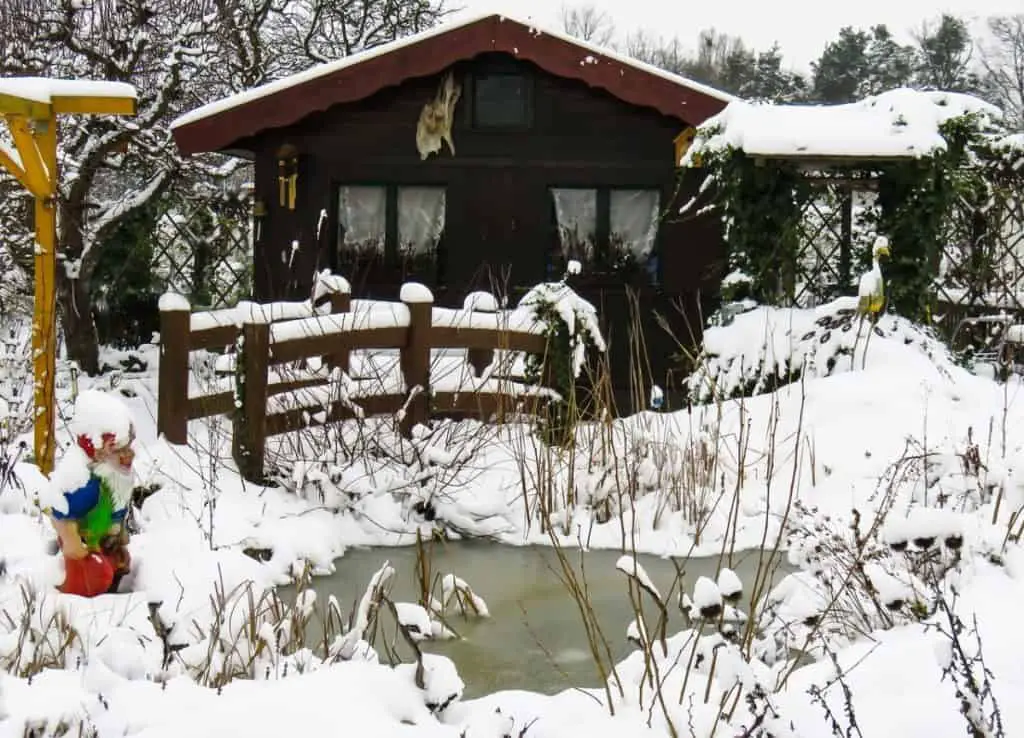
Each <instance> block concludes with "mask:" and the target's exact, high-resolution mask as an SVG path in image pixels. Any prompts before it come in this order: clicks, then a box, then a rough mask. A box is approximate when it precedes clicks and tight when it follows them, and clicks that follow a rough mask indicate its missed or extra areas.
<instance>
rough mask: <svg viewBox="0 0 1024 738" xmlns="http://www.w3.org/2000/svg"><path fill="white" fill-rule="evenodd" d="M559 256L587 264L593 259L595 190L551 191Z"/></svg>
mask: <svg viewBox="0 0 1024 738" xmlns="http://www.w3.org/2000/svg"><path fill="white" fill-rule="evenodd" d="M551 196H552V197H553V198H554V201H555V217H556V218H557V219H558V235H559V238H560V239H561V242H562V255H563V256H564V257H565V258H566V259H579V260H581V261H584V262H587V261H592V260H593V258H594V241H595V237H596V234H597V190H583V189H568V188H565V189H552V190H551Z"/></svg>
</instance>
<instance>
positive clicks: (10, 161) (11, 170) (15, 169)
mask: <svg viewBox="0 0 1024 738" xmlns="http://www.w3.org/2000/svg"><path fill="white" fill-rule="evenodd" d="M7 152H8V149H7V148H6V147H4V146H0V168H3V169H6V170H7V172H8V174H10V175H11V176H13V177H14V178H15V179H16V180H18V181H19V182H21V185H22V187H24V188H25V189H26V190H28V191H29V193H30V194H32V195H33V196H35V197H43V196H44V195H45V194H46V193H44V192H32V188H31V187H30V186H29V182H28V175H26V174H25V170H24V169H23V168H22V166H21V163H20V162H17V161H15V160H14V158H13V157H11V156H10V154H8V153H7ZM11 153H14V152H11Z"/></svg>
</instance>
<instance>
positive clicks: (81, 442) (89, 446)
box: [78, 433, 117, 460]
mask: <svg viewBox="0 0 1024 738" xmlns="http://www.w3.org/2000/svg"><path fill="white" fill-rule="evenodd" d="M100 439H101V441H102V446H110V445H111V444H113V443H114V441H115V440H116V439H117V434H116V433H104V434H103V435H102V436H101V437H100ZM78 447H79V448H80V449H82V450H83V451H85V455H86V456H88V457H89V458H90V459H94V460H95V458H96V444H95V443H93V442H92V438H90V437H89V435H88V434H87V433H82V434H81V435H80V436H78Z"/></svg>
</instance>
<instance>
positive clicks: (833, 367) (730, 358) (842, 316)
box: [687, 297, 953, 402]
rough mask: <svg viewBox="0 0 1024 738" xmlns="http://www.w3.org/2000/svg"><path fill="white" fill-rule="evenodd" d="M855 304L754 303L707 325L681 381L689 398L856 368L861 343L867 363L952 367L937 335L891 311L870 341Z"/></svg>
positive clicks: (740, 392) (757, 389)
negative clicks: (914, 360) (916, 360)
mask: <svg viewBox="0 0 1024 738" xmlns="http://www.w3.org/2000/svg"><path fill="white" fill-rule="evenodd" d="M855 308H856V299H855V298H848V297H843V298H839V299H838V300H834V301H832V302H830V303H827V304H825V305H822V306H820V307H817V308H813V309H801V308H775V307H765V306H759V307H753V308H752V309H750V310H748V311H747V312H744V313H741V314H739V315H736V316H735V317H734V318H733V319H732V321H731V322H730V323H729V324H728V325H723V326H716V327H711V328H708V329H707V330H706V331H705V332H704V344H703V348H702V350H701V353H700V356H699V357H698V363H697V368H696V370H695V371H694V373H693V374H692V375H691V376H690V377H689V379H688V380H687V382H688V388H689V393H690V397H691V399H692V400H693V401H694V402H709V401H712V400H715V399H731V398H736V397H752V396H754V395H759V394H763V393H766V392H773V391H775V390H776V389H778V388H779V387H781V386H783V385H786V384H789V383H792V382H796V381H799V380H800V379H802V378H806V379H813V378H818V377H826V376H829V375H832V374H838V373H841V372H848V371H850V370H851V369H854V368H856V369H858V370H859V369H860V368H861V367H862V365H863V364H864V359H865V348H866V349H867V357H866V358H867V362H866V363H867V365H868V366H871V365H872V364H873V363H874V361H879V362H880V361H882V360H883V357H884V361H887V362H888V361H897V362H900V363H901V364H903V363H905V362H906V360H907V359H908V358H910V357H913V356H915V355H916V356H918V357H925V358H926V359H927V360H929V361H930V362H932V363H934V365H935V366H936V368H937V369H938V370H939V371H944V370H948V368H949V367H951V366H952V365H953V360H952V358H951V356H950V354H949V352H948V350H947V349H946V347H945V346H944V345H943V344H942V343H941V341H939V340H938V338H936V337H934V336H933V335H932V334H931V333H930V332H929V331H927V330H926V329H923V328H921V327H920V326H917V325H915V324H914V323H911V322H910V321H908V320H906V319H904V318H901V317H898V316H895V315H887V316H885V317H883V318H882V319H881V320H879V321H878V324H877V325H876V326H875V331H874V334H873V335H872V336H871V340H870V341H869V340H868V335H869V323H868V321H864V322H863V323H861V320H860V317H859V316H858V315H857V314H856V310H855ZM858 329H859V330H858ZM854 352H856V356H854Z"/></svg>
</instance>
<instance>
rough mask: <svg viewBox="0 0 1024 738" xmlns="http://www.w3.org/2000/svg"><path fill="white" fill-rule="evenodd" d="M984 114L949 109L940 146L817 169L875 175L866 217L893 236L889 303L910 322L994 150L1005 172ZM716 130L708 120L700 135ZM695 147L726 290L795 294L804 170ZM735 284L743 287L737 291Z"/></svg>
mask: <svg viewBox="0 0 1024 738" xmlns="http://www.w3.org/2000/svg"><path fill="white" fill-rule="evenodd" d="M984 124H985V121H984V118H983V117H982V116H979V115H976V114H973V113H969V114H966V115H963V116H959V117H956V118H951V119H949V120H948V121H946V122H945V123H943V124H942V125H941V126H940V127H939V132H940V134H941V135H942V137H943V138H944V139H945V141H946V147H945V148H944V149H940V150H937V151H934V152H932V153H930V154H928V155H924V156H920V157H916V158H908V159H905V160H901V161H895V162H884V163H883V162H878V161H871V160H870V159H866V160H864V161H863V162H859V163H856V164H853V165H842V166H839V165H836V166H834V167H832V169H831V170H829V171H827V172H817V173H816V174H817V175H818V176H820V175H822V174H825V175H827V176H834V177H837V178H846V179H850V180H854V181H855V180H866V181H874V182H875V183H876V187H877V213H878V214H877V222H875V223H874V224H873V226H874V228H875V230H876V231H877V232H878V233H881V234H885V235H886V236H888V237H889V240H890V242H891V243H892V259H891V261H890V263H889V264H888V265H887V267H886V280H887V293H888V296H889V304H890V306H891V309H893V310H894V311H895V312H897V313H899V314H901V315H903V316H905V317H907V318H909V319H911V320H914V321H916V322H922V323H930V322H931V318H932V313H933V303H934V296H935V289H934V284H935V278H936V276H937V274H938V272H939V265H940V261H941V259H942V255H943V248H944V246H945V244H946V239H947V236H948V225H949V222H950V221H951V219H952V217H953V213H954V211H955V209H956V208H957V207H958V206H962V205H963V203H964V202H975V203H979V205H978V207H979V208H980V207H981V203H984V202H985V201H986V198H988V197H990V190H989V188H988V184H987V180H986V176H987V175H988V174H989V173H990V172H989V170H990V169H991V161H993V160H994V158H995V157H996V154H997V153H998V155H999V156H1001V157H1002V158H1001V159H999V161H1000V162H1003V163H1002V164H1001V165H1000V166H1001V167H1002V168H1001V169H1000V171H1002V172H1004V176H1005V171H1006V168H1005V161H1006V155H1005V151H1001V150H1000V152H993V151H990V150H989V149H988V148H986V147H990V142H991V141H992V138H991V136H990V135H989V134H990V133H992V132H991V131H989V130H986V129H985V128H984ZM715 133H716V131H715V130H709V131H707V132H706V133H702V136H703V137H705V138H710V137H712V136H714V135H715ZM701 157H702V160H703V162H702V165H703V167H704V168H705V169H706V171H707V172H708V174H709V176H710V177H711V178H712V179H713V182H714V190H715V192H716V197H717V203H716V204H717V206H718V208H719V212H720V214H721V216H722V219H723V222H724V223H725V227H726V232H725V240H726V245H727V249H728V256H729V266H730V271H731V273H732V274H733V275H736V274H741V275H742V279H739V280H737V279H736V278H735V276H734V277H733V278H732V279H731V280H730V282H731V284H730V288H729V290H728V292H729V294H728V295H727V297H728V298H729V299H740V298H751V299H753V300H755V301H757V302H759V303H762V304H772V305H779V304H793V303H794V301H795V288H796V276H797V264H798V259H799V258H800V251H801V244H800V226H801V219H802V218H803V217H804V213H805V209H806V206H807V204H808V203H809V202H810V200H811V199H812V198H813V197H814V191H813V187H812V184H811V181H810V180H809V178H808V176H807V175H806V174H805V173H804V172H802V171H801V170H800V168H799V166H798V165H797V164H796V163H795V162H793V161H789V160H783V159H780V160H771V161H764V160H757V159H754V158H752V157H749V156H747V155H745V154H744V152H743V151H742V150H741V149H737V148H733V147H725V148H722V149H719V150H708V151H702V152H701ZM986 157H987V158H986ZM986 161H987V162H989V163H988V164H986ZM1018 190H1019V188H1018ZM870 261H871V257H870V254H868V253H864V254H860V255H859V258H858V259H855V263H859V264H860V265H861V266H862V267H864V268H866V267H868V266H869V265H870ZM737 285H741V286H742V287H743V288H744V289H743V290H740V291H738V290H737V289H736V287H737Z"/></svg>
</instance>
